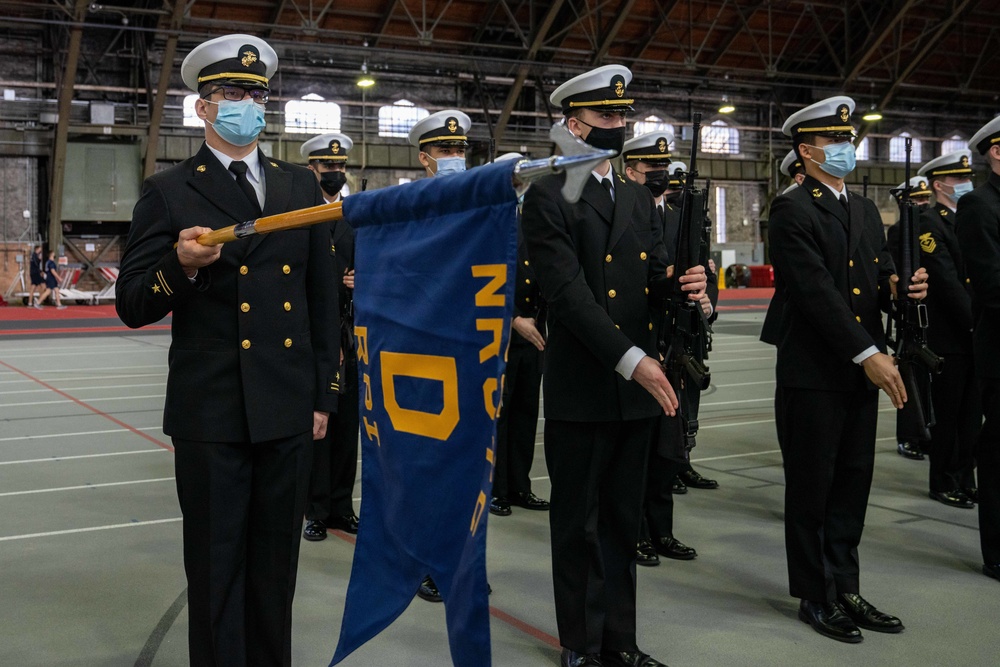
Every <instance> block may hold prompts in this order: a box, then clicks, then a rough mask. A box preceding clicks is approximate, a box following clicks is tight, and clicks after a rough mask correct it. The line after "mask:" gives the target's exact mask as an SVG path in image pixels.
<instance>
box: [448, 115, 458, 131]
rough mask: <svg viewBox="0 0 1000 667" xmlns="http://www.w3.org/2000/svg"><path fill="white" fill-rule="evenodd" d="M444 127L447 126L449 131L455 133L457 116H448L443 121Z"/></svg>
mask: <svg viewBox="0 0 1000 667" xmlns="http://www.w3.org/2000/svg"><path fill="white" fill-rule="evenodd" d="M445 127H447V128H448V131H449V132H451V133H452V134H455V133H456V132H458V119H457V118H449V119H448V120H447V121H446V122H445Z"/></svg>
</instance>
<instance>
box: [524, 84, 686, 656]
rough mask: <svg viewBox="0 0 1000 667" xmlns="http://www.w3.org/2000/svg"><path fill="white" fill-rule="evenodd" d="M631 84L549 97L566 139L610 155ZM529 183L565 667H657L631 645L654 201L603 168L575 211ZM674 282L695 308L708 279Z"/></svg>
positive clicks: (573, 89)
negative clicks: (544, 310) (544, 333)
mask: <svg viewBox="0 0 1000 667" xmlns="http://www.w3.org/2000/svg"><path fill="white" fill-rule="evenodd" d="M631 79H632V73H631V72H630V71H629V70H628V69H627V68H626V67H622V66H621V65H606V66H604V67H599V68H597V69H595V70H591V71H590V72H587V73H585V74H581V75H580V76H577V77H575V78H573V79H570V80H569V81H567V82H566V83H564V84H562V85H561V86H559V87H558V88H557V89H556V90H555V91H553V93H552V95H551V96H550V100H551V102H552V104H554V105H555V106H557V107H559V108H560V109H561V110H562V113H563V116H564V117H565V124H566V128H567V129H569V131H570V132H572V133H573V134H574V135H576V136H577V137H579V138H580V139H582V140H583V141H584V142H586V143H588V144H590V145H591V146H594V147H595V148H601V149H606V150H610V151H612V152H613V153H614V154H616V155H617V154H619V153H621V151H622V146H623V144H624V140H625V117H626V114H627V113H628V112H630V111H632V106H631V104H632V99H630V97H629V96H628V92H627V86H628V84H629V82H630V81H631ZM564 179H565V175H555V176H548V177H544V178H542V179H540V180H538V181H537V182H536V183H534V184H533V185H532V187H531V189H530V190H528V192H527V194H526V195H525V199H524V209H523V213H522V218H521V223H522V228H523V230H524V238H525V240H526V242H527V246H528V255H529V257H531V263H532V265H533V266H534V267H535V273H536V276H537V278H538V282H539V284H540V285H541V288H542V296H543V297H544V298H545V302H546V304H548V309H549V310H548V313H549V315H548V329H549V337H548V340H547V343H546V348H545V368H544V373H543V378H542V391H543V394H544V400H545V436H544V437H545V458H546V462H547V464H548V469H549V476H550V479H551V481H552V491H551V498H550V502H551V510H550V512H549V526H550V532H551V536H552V575H553V584H554V588H555V603H556V621H557V625H558V628H559V641H560V644H562V647H563V651H562V655H561V658H560V661H561V665H562V667H586V666H589V667H593V666H595V665H596V666H600V665H608V666H611V667H620V666H629V667H656V666H658V665H662V663H660V662H658V661H656V660H655V659H653V658H651V657H650V656H649V655H647V654H645V653H643V652H642V651H640V650H639V648H638V646H637V643H636V631H635V618H636V592H635V546H636V542H637V540H638V537H639V523H640V517H641V513H642V490H643V481H644V476H645V471H646V463H647V460H648V448H649V444H650V440H651V438H652V431H653V427H654V425H655V420H656V416H657V415H658V414H662V413H664V412H666V413H667V414H671V415H672V414H674V413H675V410H676V406H677V398H676V396H675V394H674V391H673V389H672V388H671V387H670V383H669V382H668V381H667V379H666V377H665V376H664V375H663V371H662V370H661V369H660V363H659V360H658V359H657V351H656V340H655V339H656V335H655V332H654V328H655V327H654V325H653V320H652V317H651V309H650V303H651V299H657V298H662V295H663V294H665V293H666V291H667V290H669V289H670V284H669V281H668V274H667V265H666V262H665V259H666V257H665V251H664V248H663V244H662V241H661V239H660V233H659V231H658V228H659V226H660V222H659V219H658V216H657V214H656V207H655V205H654V204H653V198H652V196H651V195H650V193H649V191H648V190H646V189H645V188H643V187H641V186H639V185H637V184H635V183H633V182H632V181H630V180H628V179H626V178H625V177H624V176H622V175H621V174H620V173H618V172H616V171H615V170H614V169H612V167H611V163H610V161H604V162H602V163H601V164H599V165H598V166H597V167H595V169H594V171H593V174H592V177H591V178H588V179H587V182H586V185H585V187H584V189H583V194H582V196H581V198H580V200H579V201H578V202H576V203H574V204H570V203H569V202H566V201H565V200H564V199H563V198H562V196H561V194H560V192H559V191H560V188H561V187H562V184H563V182H564ZM679 280H680V281H681V282H682V284H683V285H684V287H685V289H686V290H687V291H689V292H690V298H692V299H693V300H700V298H701V293H702V292H704V290H705V274H704V269H702V268H701V267H695V268H693V269H691V270H690V271H689V272H688V273H687V274H686V275H684V276H681V277H680V278H679Z"/></svg>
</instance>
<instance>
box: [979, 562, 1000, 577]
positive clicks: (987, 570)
mask: <svg viewBox="0 0 1000 667" xmlns="http://www.w3.org/2000/svg"><path fill="white" fill-rule="evenodd" d="M983 574H985V575H986V576H987V577H993V578H994V579H996V580H997V581H1000V563H993V564H992V565H989V564H988V563H983Z"/></svg>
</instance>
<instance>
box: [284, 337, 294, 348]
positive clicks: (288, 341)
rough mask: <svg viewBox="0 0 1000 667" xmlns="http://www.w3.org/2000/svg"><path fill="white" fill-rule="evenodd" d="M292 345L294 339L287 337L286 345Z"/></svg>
mask: <svg viewBox="0 0 1000 667" xmlns="http://www.w3.org/2000/svg"><path fill="white" fill-rule="evenodd" d="M291 346H292V339H291V338H286V339H285V347H291Z"/></svg>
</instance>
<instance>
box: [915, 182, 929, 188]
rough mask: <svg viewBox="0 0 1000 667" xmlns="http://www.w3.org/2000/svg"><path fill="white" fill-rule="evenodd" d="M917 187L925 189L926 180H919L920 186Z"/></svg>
mask: <svg viewBox="0 0 1000 667" xmlns="http://www.w3.org/2000/svg"><path fill="white" fill-rule="evenodd" d="M917 189H918V190H926V189H927V182H926V181H920V186H919V187H918V188H917Z"/></svg>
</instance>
